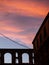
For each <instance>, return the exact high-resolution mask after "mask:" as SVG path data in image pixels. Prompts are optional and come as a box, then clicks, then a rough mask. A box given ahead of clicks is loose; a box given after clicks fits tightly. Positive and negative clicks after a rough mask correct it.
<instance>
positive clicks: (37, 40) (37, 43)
mask: <svg viewBox="0 0 49 65" xmlns="http://www.w3.org/2000/svg"><path fill="white" fill-rule="evenodd" d="M37 47H38V39H37Z"/></svg>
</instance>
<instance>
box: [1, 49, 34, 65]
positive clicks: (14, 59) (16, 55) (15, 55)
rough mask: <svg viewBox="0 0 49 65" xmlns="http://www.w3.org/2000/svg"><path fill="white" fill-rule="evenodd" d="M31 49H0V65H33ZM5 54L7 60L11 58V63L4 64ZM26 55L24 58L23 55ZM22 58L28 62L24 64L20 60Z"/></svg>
mask: <svg viewBox="0 0 49 65" xmlns="http://www.w3.org/2000/svg"><path fill="white" fill-rule="evenodd" d="M33 52H34V51H33V49H0V65H5V64H6V65H7V64H10V65H17V64H18V65H19V64H23V65H24V64H25V65H26V64H27V65H33V59H34V53H33ZM6 54H8V55H9V57H8V60H10V59H9V58H10V57H11V61H10V62H9V63H6V58H5V57H6ZM25 54H26V55H27V57H26V58H25V57H24V56H23V55H25ZM23 57H24V58H25V60H27V59H28V62H27V61H26V62H24V61H23V60H22V59H23Z"/></svg>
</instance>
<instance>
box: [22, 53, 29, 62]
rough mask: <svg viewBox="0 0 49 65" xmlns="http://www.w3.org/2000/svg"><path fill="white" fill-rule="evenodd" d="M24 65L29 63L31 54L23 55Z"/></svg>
mask: <svg viewBox="0 0 49 65" xmlns="http://www.w3.org/2000/svg"><path fill="white" fill-rule="evenodd" d="M22 63H29V54H28V53H23V54H22Z"/></svg>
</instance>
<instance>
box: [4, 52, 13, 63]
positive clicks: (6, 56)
mask: <svg viewBox="0 0 49 65" xmlns="http://www.w3.org/2000/svg"><path fill="white" fill-rule="evenodd" d="M4 63H7V64H12V54H11V53H5V54H4Z"/></svg>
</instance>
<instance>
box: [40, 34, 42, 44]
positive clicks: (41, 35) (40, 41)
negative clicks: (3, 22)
mask: <svg viewBox="0 0 49 65" xmlns="http://www.w3.org/2000/svg"><path fill="white" fill-rule="evenodd" d="M41 42H42V35H41V34H40V43H41Z"/></svg>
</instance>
